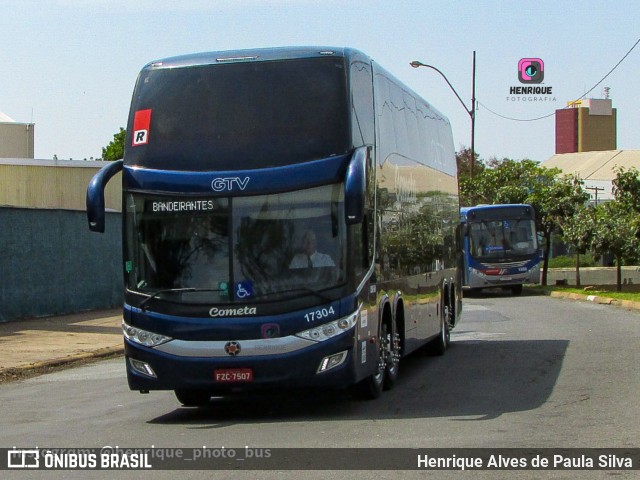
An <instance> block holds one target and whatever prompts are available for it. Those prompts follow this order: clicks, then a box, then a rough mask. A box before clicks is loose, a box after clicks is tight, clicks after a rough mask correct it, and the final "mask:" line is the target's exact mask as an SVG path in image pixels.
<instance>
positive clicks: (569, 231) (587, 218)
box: [561, 205, 596, 287]
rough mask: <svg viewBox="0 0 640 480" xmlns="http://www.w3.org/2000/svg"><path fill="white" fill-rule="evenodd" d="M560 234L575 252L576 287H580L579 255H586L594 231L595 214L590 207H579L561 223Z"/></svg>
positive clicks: (593, 209)
mask: <svg viewBox="0 0 640 480" xmlns="http://www.w3.org/2000/svg"><path fill="white" fill-rule="evenodd" d="M561 226H562V234H563V237H564V239H565V241H566V242H567V244H569V245H570V246H572V247H573V248H574V249H575V251H576V285H577V286H578V287H579V286H580V255H581V254H585V253H587V251H588V250H589V249H590V248H591V245H592V243H593V237H594V235H595V230H596V212H595V208H593V207H591V206H584V205H583V206H580V207H578V208H577V210H576V212H575V214H573V215H570V216H569V217H567V218H565V219H564V220H563V221H562V223H561Z"/></svg>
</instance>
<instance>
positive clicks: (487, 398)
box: [149, 340, 569, 428]
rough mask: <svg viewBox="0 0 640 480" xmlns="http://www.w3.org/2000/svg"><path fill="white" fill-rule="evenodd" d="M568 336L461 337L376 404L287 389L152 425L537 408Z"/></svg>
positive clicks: (420, 359) (415, 362) (417, 364)
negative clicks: (541, 337) (544, 338)
mask: <svg viewBox="0 0 640 480" xmlns="http://www.w3.org/2000/svg"><path fill="white" fill-rule="evenodd" d="M568 344H569V342H568V341H566V340H518V341H515V340H514V341H512V340H505V341H502V340H485V341H481V340H461V341H456V342H453V344H452V348H450V350H449V351H448V352H447V353H446V354H445V355H444V356H442V357H427V356H424V355H420V354H414V355H411V356H409V357H407V358H405V359H403V361H402V363H401V365H400V368H401V373H400V377H399V379H398V381H397V383H396V386H395V387H394V389H393V390H390V391H386V392H384V393H383V394H382V396H381V397H380V398H378V399H377V400H373V401H364V400H356V399H354V398H353V397H351V396H350V395H349V394H348V393H347V392H344V391H306V390H299V391H289V390H287V391H286V392H283V391H280V392H270V393H265V392H262V393H253V394H246V395H243V396H233V397H225V398H214V399H212V401H211V403H210V404H209V405H208V406H206V407H201V408H183V407H180V408H176V409H175V410H174V411H172V412H168V413H166V414H164V415H161V416H159V417H156V418H154V419H151V420H150V421H149V422H150V423H154V424H185V425H189V426H190V427H191V428H223V427H225V426H229V425H234V424H251V423H271V422H289V421H291V422H299V421H331V420H369V419H394V418H399V419H403V418H445V417H452V418H451V419H452V420H458V421H477V420H488V419H492V418H497V417H499V416H500V415H502V414H505V413H510V412H519V411H526V410H533V409H536V408H538V407H540V406H541V405H543V404H544V403H545V402H546V401H547V400H548V398H549V396H550V395H551V392H552V391H553V388H554V386H555V385H556V382H557V380H558V377H559V375H560V370H561V367H562V362H563V359H564V356H565V353H566V350H567V347H568Z"/></svg>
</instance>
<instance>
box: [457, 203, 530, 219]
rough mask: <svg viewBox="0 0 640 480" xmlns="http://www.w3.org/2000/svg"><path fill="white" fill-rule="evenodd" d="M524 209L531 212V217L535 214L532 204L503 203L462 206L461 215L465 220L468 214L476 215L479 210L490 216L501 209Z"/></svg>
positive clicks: (496, 213)
mask: <svg viewBox="0 0 640 480" xmlns="http://www.w3.org/2000/svg"><path fill="white" fill-rule="evenodd" d="M517 209H524V213H526V214H531V217H532V218H533V216H534V215H535V212H534V209H533V207H532V206H531V205H529V204H526V203H502V204H497V205H476V206H474V207H460V216H461V219H462V221H463V222H464V221H465V220H466V218H467V217H468V216H473V217H475V214H477V213H479V212H485V213H486V214H488V215H490V216H492V217H493V216H495V215H500V214H499V213H498V212H499V211H505V210H517Z"/></svg>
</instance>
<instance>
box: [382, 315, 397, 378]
mask: <svg viewBox="0 0 640 480" xmlns="http://www.w3.org/2000/svg"><path fill="white" fill-rule="evenodd" d="M388 330H389V329H388V328H387V325H386V324H385V325H383V326H382V336H381V341H382V342H383V344H384V345H383V351H384V352H385V355H386V358H385V366H384V382H383V388H384V390H391V389H392V388H393V387H394V386H395V384H396V380H397V379H398V374H399V371H400V335H399V334H398V329H397V325H396V322H393V324H392V327H391V331H390V332H389V331H388Z"/></svg>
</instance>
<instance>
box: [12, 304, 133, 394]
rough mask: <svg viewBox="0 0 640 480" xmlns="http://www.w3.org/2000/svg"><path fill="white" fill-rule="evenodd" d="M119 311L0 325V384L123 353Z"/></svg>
mask: <svg viewBox="0 0 640 480" xmlns="http://www.w3.org/2000/svg"><path fill="white" fill-rule="evenodd" d="M121 325H122V309H120V308H118V309H113V310H100V311H93V312H82V313H74V314H71V315H62V316H56V317H46V318H36V319H29V320H19V321H13V322H5V323H0V383H2V382H6V381H12V380H20V379H22V378H27V377H30V376H34V375H39V374H42V373H46V372H49V371H51V370H53V369H55V368H57V367H60V366H63V365H68V364H70V363H82V362H86V361H89V360H91V359H95V358H101V357H106V356H115V355H118V354H121V353H122V352H123V338H122V327H121Z"/></svg>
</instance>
